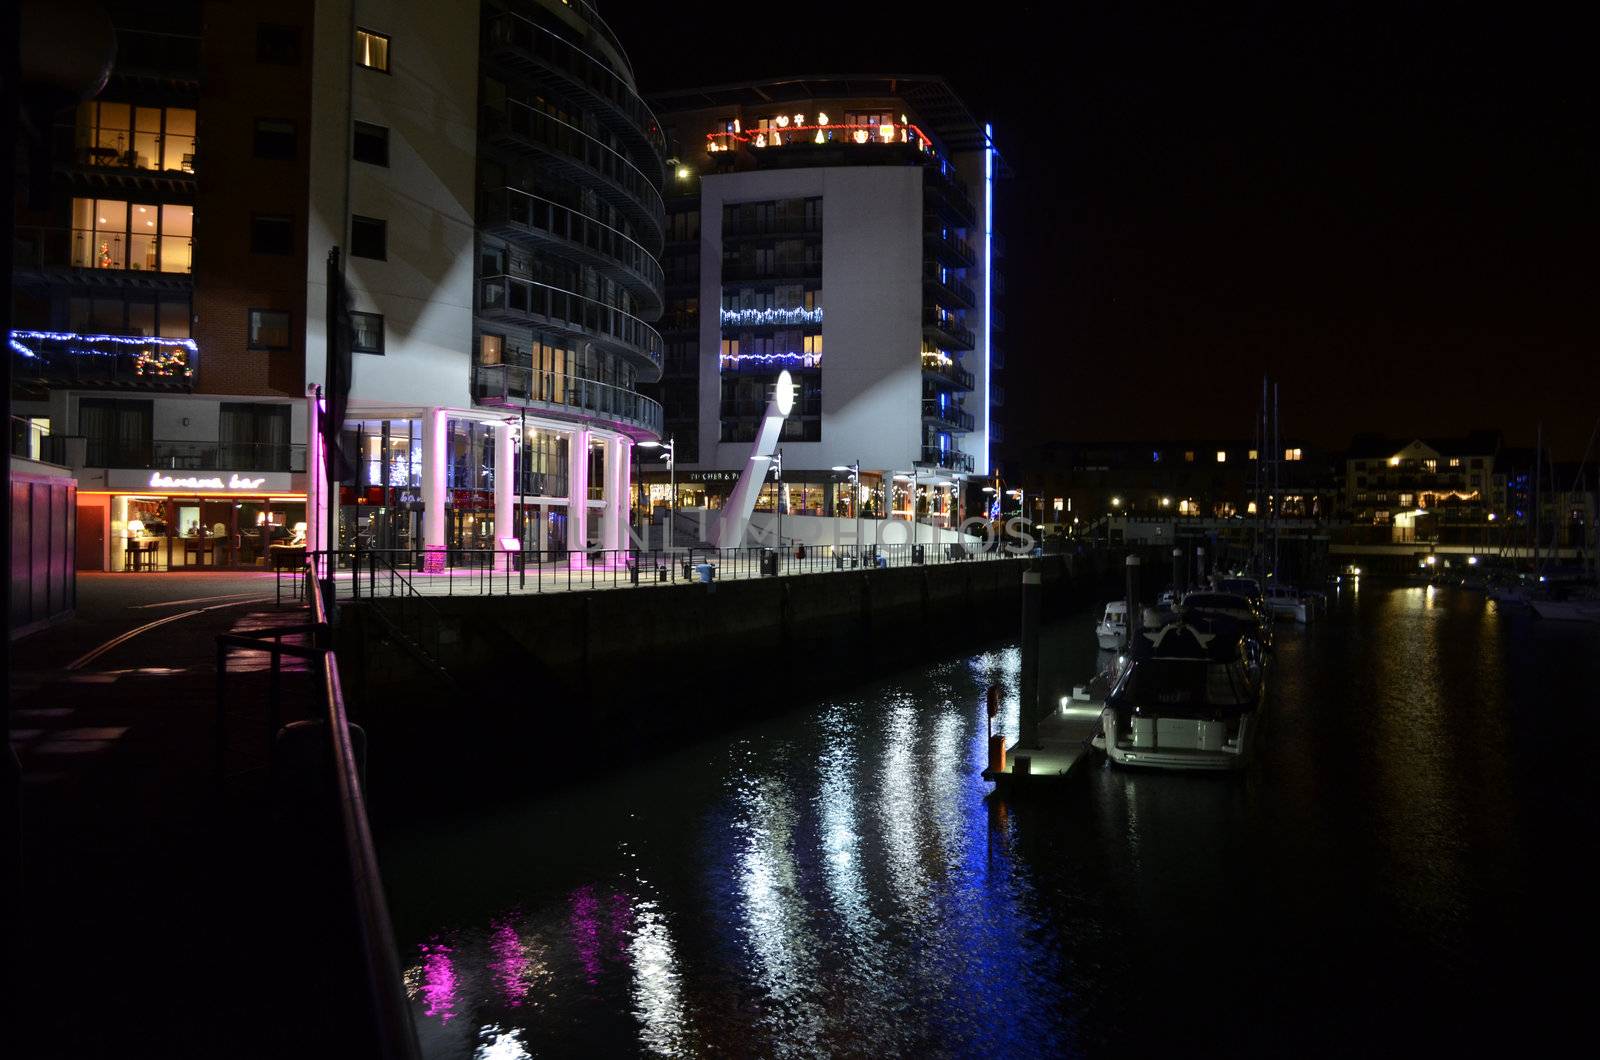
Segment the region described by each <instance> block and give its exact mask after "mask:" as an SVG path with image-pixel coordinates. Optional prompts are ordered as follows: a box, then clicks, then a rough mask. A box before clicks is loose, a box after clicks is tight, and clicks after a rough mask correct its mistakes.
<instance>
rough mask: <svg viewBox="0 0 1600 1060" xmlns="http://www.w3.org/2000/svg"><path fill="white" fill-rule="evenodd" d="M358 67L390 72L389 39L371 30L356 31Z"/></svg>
mask: <svg viewBox="0 0 1600 1060" xmlns="http://www.w3.org/2000/svg"><path fill="white" fill-rule="evenodd" d="M356 65H357V66H365V67H366V68H367V69H369V70H377V71H378V72H379V73H384V74H386V73H388V72H389V38H388V37H386V36H384V35H383V34H382V33H374V32H372V31H371V30H370V29H359V28H358V29H357V30H356Z"/></svg>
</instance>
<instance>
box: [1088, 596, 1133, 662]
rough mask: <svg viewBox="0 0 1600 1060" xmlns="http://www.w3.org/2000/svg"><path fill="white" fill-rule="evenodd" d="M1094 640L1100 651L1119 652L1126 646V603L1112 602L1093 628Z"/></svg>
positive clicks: (1120, 601) (1122, 601)
mask: <svg viewBox="0 0 1600 1060" xmlns="http://www.w3.org/2000/svg"><path fill="white" fill-rule="evenodd" d="M1094 636H1095V640H1097V641H1098V642H1099V643H1100V650H1101V651H1121V650H1122V649H1123V648H1126V647H1127V646H1128V602H1127V601H1126V600H1113V601H1111V602H1110V603H1109V604H1107V605H1106V612H1105V614H1104V615H1102V616H1101V617H1100V621H1099V623H1098V624H1097V625H1096V626H1095V627H1094Z"/></svg>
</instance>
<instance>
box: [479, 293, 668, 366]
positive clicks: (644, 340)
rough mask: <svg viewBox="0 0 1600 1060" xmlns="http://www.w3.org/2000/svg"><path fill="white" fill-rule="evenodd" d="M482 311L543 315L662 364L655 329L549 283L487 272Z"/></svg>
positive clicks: (547, 320)
mask: <svg viewBox="0 0 1600 1060" xmlns="http://www.w3.org/2000/svg"><path fill="white" fill-rule="evenodd" d="M478 311H479V312H481V313H483V314H484V315H486V316H487V315H491V314H497V315H506V314H511V315H513V316H515V317H519V318H520V317H537V318H539V320H540V321H541V322H545V323H549V324H553V325H555V326H557V327H561V328H563V329H565V330H568V331H574V332H576V333H577V334H579V335H582V336H584V337H587V338H595V339H599V340H601V344H602V345H605V346H608V347H611V348H612V349H613V350H614V351H616V352H620V353H623V354H625V355H629V356H634V357H641V358H643V359H644V360H646V361H648V362H649V363H650V364H652V365H654V366H655V367H657V368H660V367H661V334H660V332H658V331H656V329H655V328H653V327H651V326H650V325H649V324H647V323H645V322H644V321H643V320H640V319H639V318H638V317H636V316H634V315H633V314H632V313H629V312H626V311H625V310H621V309H618V308H616V307H615V306H609V305H606V304H605V303H604V302H597V301H595V300H594V299H593V298H586V297H584V296H583V295H581V294H575V293H573V292H572V291H566V290H562V289H561V288H560V287H552V286H550V285H549V284H547V283H540V282H538V281H537V280H524V279H521V278H519V277H516V276H485V277H483V279H481V280H480V281H479V282H478Z"/></svg>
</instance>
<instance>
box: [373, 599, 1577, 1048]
mask: <svg viewBox="0 0 1600 1060" xmlns="http://www.w3.org/2000/svg"><path fill="white" fill-rule="evenodd" d="M1355 589H1356V586H1355V585H1354V584H1351V585H1350V590H1351V591H1350V592H1349V593H1342V594H1341V595H1340V597H1339V600H1338V602H1337V603H1336V605H1335V613H1334V614H1333V615H1331V616H1329V618H1328V619H1327V620H1326V621H1325V622H1323V623H1322V624H1320V625H1318V626H1314V627H1312V628H1311V629H1309V630H1284V631H1282V633H1281V635H1280V639H1279V645H1278V651H1277V655H1276V659H1275V661H1274V664H1273V672H1272V677H1271V697H1272V698H1271V703H1270V710H1271V718H1270V722H1269V725H1268V729H1267V733H1268V739H1267V744H1266V745H1265V754H1264V757H1263V759H1262V761H1261V762H1260V763H1259V768H1257V769H1254V770H1252V771H1251V772H1250V773H1249V774H1247V775H1245V776H1243V777H1210V776H1203V777H1187V776H1171V775H1162V774H1146V773H1124V772H1118V771H1114V770H1111V769H1109V768H1108V767H1106V766H1104V765H1103V764H1100V763H1096V764H1095V765H1094V766H1093V767H1092V768H1091V769H1090V771H1089V772H1088V773H1087V774H1086V776H1085V781H1084V784H1083V785H1082V787H1081V788H1080V789H1078V790H1076V791H1075V792H1073V793H1070V794H1068V795H1066V796H1065V797H1063V798H1062V799H1061V800H1060V801H1057V802H1052V803H1049V804H1044V805H1027V804H1018V805H1008V804H1006V803H1004V802H997V801H994V800H991V799H986V794H987V787H988V786H987V785H986V784H984V783H983V782H982V781H981V780H980V779H979V778H978V775H977V774H978V771H979V769H981V767H982V764H983V762H984V760H985V757H986V743H985V740H986V735H987V731H988V721H987V718H986V714H985V710H984V700H983V691H984V689H985V688H986V687H987V686H988V685H989V684H990V683H996V684H999V685H1000V686H1001V689H1002V708H1001V713H1000V716H999V717H998V718H997V719H996V727H997V729H999V730H1001V731H1003V732H1005V733H1006V734H1007V735H1008V736H1009V737H1010V738H1011V739H1015V736H1016V733H1017V727H1018V702H1017V694H1018V689H1017V684H1018V678H1019V676H1020V658H1019V656H1018V654H1017V652H1016V651H1015V650H1014V649H1006V650H997V651H993V652H987V653H981V654H978V655H974V656H972V657H970V658H965V659H960V660H950V661H949V662H948V663H946V664H944V665H941V666H936V667H933V668H931V669H928V670H925V671H923V672H917V673H906V674H901V675H897V676H896V677H895V678H894V679H892V680H888V681H884V682H882V683H879V684H876V685H873V686H869V687H866V688H863V689H860V690H858V692H857V694H856V695H855V696H852V697H849V698H839V699H835V700H832V701H829V702H825V703H821V704H818V705H816V707H815V708H814V709H812V710H808V711H797V712H795V713H794V714H791V715H788V716H786V717H784V718H781V719H778V720H775V721H772V722H769V723H765V724H762V725H756V726H751V727H748V728H746V729H744V730H741V731H740V732H739V733H738V734H737V735H736V736H735V737H733V738H729V739H724V740H715V741H712V742H710V743H708V744H707V745H704V746H701V747H697V748H694V749H691V750H689V751H686V752H684V753H682V754H679V755H675V756H669V757H667V758H665V759H663V760H661V761H660V762H658V763H656V764H654V765H652V766H649V767H646V768H643V769H639V770H636V771H634V772H632V773H630V774H628V775H627V776H626V777H622V778H612V779H610V780H608V782H607V783H606V784H604V785H597V786H595V787H593V788H585V789H581V790H577V791H573V792H569V793H564V794H561V795H556V796H550V797H547V798H543V799H535V800H531V801H530V803H529V804H528V805H527V806H525V807H514V808H511V809H510V810H509V811H507V812H505V813H502V814H497V815H495V816H494V817H492V818H490V817H487V816H486V817H484V818H482V819H467V820H463V821H455V822H449V823H448V825H446V826H443V827H441V828H440V829H439V830H438V831H435V832H427V831H421V830H419V831H418V832H417V833H416V834H415V835H412V836H409V837H399V838H396V839H392V840H391V841H390V842H389V843H387V844H386V852H385V860H386V871H387V873H388V881H389V885H390V887H391V890H392V891H393V892H394V905H395V909H396V913H397V919H398V922H399V923H398V926H399V930H400V933H401V936H402V939H405V940H409V941H408V943H407V945H408V946H409V951H408V952H410V953H412V954H413V960H412V967H411V968H409V969H408V970H407V982H408V987H409V988H410V990H411V996H412V998H413V1003H414V1004H415V1006H416V1013H417V1017H418V1022H419V1025H420V1026H421V1028H422V1031H423V1037H424V1044H425V1049H426V1051H427V1052H428V1053H429V1054H430V1055H433V1056H448V1057H468V1056H523V1055H571V1054H585V1055H618V1054H622V1055H627V1054H633V1053H647V1054H653V1055H733V1056H756V1055H760V1056H767V1055H774V1056H797V1055H804V1056H813V1055H884V1056H895V1055H902V1056H919V1057H920V1056H963V1055H974V1054H984V1055H1072V1054H1078V1053H1083V1052H1089V1053H1104V1052H1107V1051H1113V1050H1114V1051H1122V1052H1126V1053H1128V1054H1129V1055H1135V1054H1145V1053H1149V1052H1152V1051H1155V1050H1157V1049H1174V1050H1179V1051H1187V1052H1195V1051H1198V1052H1229V1053H1245V1052H1260V1051H1262V1050H1263V1049H1267V1048H1273V1049H1276V1050H1277V1051H1279V1052H1283V1053H1291V1054H1303V1053H1321V1052H1326V1051H1329V1050H1331V1049H1333V1048H1335V1045H1336V1044H1339V1045H1342V1046H1344V1047H1349V1046H1351V1045H1352V1044H1358V1043H1359V1042H1361V1041H1370V1040H1376V1037H1375V1036H1376V1035H1378V1034H1379V1033H1389V1031H1388V1028H1389V1027H1390V1026H1391V1025H1393V1024H1394V1023H1395V1022H1396V1021H1397V1020H1399V1021H1401V1022H1402V1023H1405V1022H1406V1021H1409V1025H1411V1026H1413V1027H1417V1028H1421V1027H1423V1026H1424V1025H1426V1026H1427V1027H1428V1034H1429V1035H1431V1036H1432V1037H1424V1038H1420V1039H1419V1038H1417V1035H1413V1036H1412V1037H1411V1038H1406V1037H1405V1036H1404V1035H1401V1036H1400V1037H1397V1038H1385V1039H1383V1040H1385V1041H1386V1042H1390V1043H1391V1044H1395V1045H1396V1046H1397V1047H1398V1045H1399V1044H1401V1043H1402V1042H1409V1043H1410V1044H1412V1045H1414V1046H1420V1045H1425V1044H1427V1043H1429V1042H1432V1043H1433V1044H1435V1045H1437V1044H1441V1043H1443V1042H1445V1041H1447V1040H1450V1035H1449V1034H1448V1032H1447V1028H1446V1025H1445V1018H1446V1015H1447V1014H1448V1013H1450V1012H1452V1011H1460V1010H1461V1009H1462V1008H1463V1006H1464V1005H1467V1004H1468V1002H1472V1004H1471V1005H1470V1007H1471V1008H1472V1009H1473V1010H1474V1011H1476V1012H1480V1013H1492V1012H1495V1011H1498V1010H1499V1009H1500V1008H1503V1006H1495V1005H1493V1004H1491V1003H1490V1001H1491V999H1493V998H1496V997H1512V996H1518V995H1517V991H1518V990H1519V989H1522V988H1521V987H1520V986H1519V984H1520V983H1521V982H1523V981H1528V982H1533V981H1537V979H1536V978H1535V977H1533V976H1532V975H1531V973H1530V971H1529V963H1528V959H1527V958H1526V957H1525V956H1522V950H1523V949H1524V948H1526V947H1527V946H1528V945H1530V942H1529V941H1528V940H1529V939H1532V938H1538V937H1549V936H1551V935H1553V934H1558V933H1559V932H1549V931H1548V929H1549V928H1550V927H1551V926H1552V925H1551V924H1550V923H1549V922H1548V921H1549V920H1550V919H1554V918H1555V914H1554V913H1553V912H1551V913H1544V912H1540V908H1542V907H1539V906H1535V905H1534V904H1533V901H1532V899H1531V898H1530V897H1528V896H1532V895H1535V894H1538V893H1540V890H1541V888H1538V887H1535V886H1533V885H1532V882H1531V881H1532V877H1530V876H1529V872H1530V871H1531V870H1530V868H1529V865H1530V864H1532V863H1534V861H1533V860H1532V859H1538V858H1541V857H1543V861H1542V862H1539V863H1540V864H1546V865H1547V867H1546V869H1545V870H1544V871H1545V873H1546V876H1548V875H1549V874H1550V873H1551V872H1552V871H1558V870H1552V869H1550V868H1549V867H1548V864H1547V863H1549V862H1551V861H1553V860H1554V859H1552V858H1549V857H1548V856H1545V855H1541V854H1540V853H1539V852H1538V851H1536V850H1529V849H1527V848H1526V846H1525V845H1524V844H1523V843H1522V841H1521V840H1519V838H1518V836H1519V834H1521V833H1528V832H1530V831H1531V830H1532V827H1544V828H1545V829H1546V830H1549V829H1551V828H1553V827H1554V826H1552V825H1550V824H1549V823H1548V822H1549V821H1551V820H1557V821H1559V820H1560V819H1561V807H1562V806H1563V805H1564V803H1571V804H1572V806H1575V807H1577V808H1579V809H1583V808H1586V807H1590V806H1592V802H1593V799H1592V791H1590V792H1589V794H1587V795H1583V794H1582V791H1583V790H1585V789H1582V788H1580V789H1578V791H1579V793H1578V794H1577V795H1574V794H1573V791H1572V790H1571V788H1570V784H1568V786H1566V787H1563V786H1562V785H1563V784H1566V783H1567V782H1566V781H1563V780H1561V779H1560V778H1561V777H1562V776H1564V774H1557V775H1556V779H1554V780H1552V779H1551V777H1550V776H1548V775H1546V774H1545V773H1544V772H1543V771H1539V772H1535V771H1534V770H1532V769H1530V768H1529V767H1528V766H1527V764H1526V763H1527V761H1528V759H1529V757H1530V756H1533V757H1537V756H1540V755H1549V754H1556V753H1560V752H1561V750H1564V749H1552V748H1550V746H1549V743H1548V741H1547V740H1544V739H1542V737H1538V736H1537V735H1536V730H1538V728H1539V726H1540V723H1541V722H1542V720H1543V719H1542V717H1541V716H1540V715H1538V714H1537V713H1533V712H1527V713H1525V714H1524V716H1523V717H1524V720H1523V721H1522V722H1521V724H1520V725H1519V724H1518V723H1517V718H1518V710H1519V709H1520V708H1519V707H1518V699H1517V696H1516V695H1515V694H1514V691H1515V690H1516V689H1519V688H1522V687H1530V688H1532V687H1534V686H1535V685H1536V684H1539V683H1542V684H1540V685H1539V688H1538V691H1537V696H1536V698H1538V699H1539V700H1540V701H1541V706H1543V705H1544V704H1543V700H1546V699H1549V698H1550V697H1564V698H1561V699H1560V702H1562V703H1570V704H1573V706H1572V707H1571V709H1572V710H1577V709H1578V708H1577V706H1576V704H1579V703H1581V702H1583V697H1582V691H1581V690H1582V689H1585V688H1588V687H1590V686H1591V685H1592V683H1593V682H1594V681H1595V680H1596V679H1600V663H1596V662H1595V659H1596V657H1597V656H1600V652H1596V651H1595V648H1596V647H1597V646H1600V645H1597V644H1596V643H1595V638H1593V637H1590V638H1589V639H1587V640H1584V639H1582V634H1570V633H1569V634H1567V637H1568V640H1569V642H1570V643H1568V644H1567V645H1565V646H1562V647H1560V648H1559V650H1558V649H1556V648H1545V647H1540V646H1539V645H1538V644H1533V645H1532V648H1531V649H1530V647H1529V644H1530V642H1529V641H1528V640H1527V638H1528V637H1529V636H1531V635H1532V634H1531V633H1530V630H1529V627H1528V625H1527V623H1526V622H1523V623H1518V622H1517V621H1516V620H1515V619H1514V618H1511V617H1508V616H1506V615H1504V614H1498V613H1496V612H1494V611H1493V610H1487V611H1486V610H1485V609H1484V608H1483V606H1482V603H1481V601H1478V600H1477V598H1472V597H1466V596H1464V595H1463V594H1461V593H1458V592H1455V591H1453V590H1448V589H1445V590H1434V591H1432V592H1429V591H1428V590H1426V589H1420V588H1419V589H1396V590H1390V589H1383V588H1379V587H1376V586H1369V587H1368V591H1367V592H1365V593H1361V594H1359V599H1357V595H1358V594H1357V593H1356V592H1355ZM1087 628H1089V623H1088V621H1086V620H1080V621H1076V622H1072V623H1067V624H1065V625H1064V626H1063V627H1062V628H1060V629H1053V630H1048V631H1047V632H1046V649H1047V651H1046V655H1045V660H1044V661H1045V665H1044V666H1042V667H1041V675H1040V679H1041V686H1042V688H1043V690H1044V691H1045V694H1046V695H1047V696H1052V695H1055V694H1064V693H1066V692H1068V691H1070V688H1071V686H1072V685H1074V684H1082V683H1084V682H1085V680H1086V679H1087V678H1088V676H1089V675H1090V674H1091V673H1092V672H1093V671H1094V670H1095V668H1096V662H1097V660H1096V650H1095V647H1094V644H1093V638H1092V637H1090V636H1088V635H1087V634H1086V632H1085V630H1086V629H1087ZM1535 632H1537V631H1535ZM1530 651H1531V652H1532V653H1531V654H1530ZM1525 657H1526V658H1531V659H1535V660H1537V669H1536V670H1535V671H1534V673H1533V676H1535V677H1537V679H1538V680H1537V682H1535V681H1530V680H1529V677H1530V674H1529V668H1530V667H1533V666H1534V665H1535V663H1532V662H1524V661H1522V660H1523V659H1524V658H1525ZM1577 664H1581V665H1577ZM1585 666H1586V667H1587V668H1588V669H1583V668H1582V667H1585ZM1519 667H1520V669H1519ZM1562 667H1566V669H1565V670H1563V669H1562ZM1519 674H1520V675H1521V676H1520V678H1519V676H1518V675H1519ZM1584 724H1588V725H1590V726H1592V722H1585V723H1584ZM1519 756H1520V757H1519ZM1571 775H1572V776H1584V775H1585V774H1584V773H1583V772H1582V771H1581V770H1579V769H1574V770H1573V772H1572V774H1571ZM1552 792H1555V793H1559V798H1558V797H1557V796H1556V795H1552V794H1551V793H1552ZM1552 799H1556V801H1554V802H1552V801H1551V800H1552ZM1553 807H1554V809H1553ZM1540 822H1546V823H1544V824H1542V825H1540ZM446 837H448V838H446ZM446 849H447V850H449V851H451V854H450V855H449V856H450V857H451V859H452V861H453V862H459V863H461V864H467V863H469V861H470V859H471V858H472V857H474V856H476V857H477V859H478V864H481V865H485V866H487V865H493V866H494V869H493V871H491V872H488V873H487V874H486V875H483V874H468V873H462V874H460V875H459V877H458V876H457V875H455V874H450V875H447V876H445V877H442V878H441V876H440V874H438V873H437V871H436V865H437V864H438V863H439V860H440V857H441V854H440V851H441V850H446ZM408 868H409V869H410V871H407V870H408ZM1568 871H1571V870H1568ZM1582 893H1583V891H1582V889H1581V888H1579V887H1578V886H1577V885H1576V883H1574V884H1573V885H1572V886H1571V887H1569V888H1568V889H1567V890H1565V891H1563V890H1560V889H1558V890H1557V894H1565V895H1567V896H1568V897H1569V899H1570V901H1572V902H1575V901H1578V900H1579V896H1580V895H1581V894H1582ZM1570 907H1571V906H1570V903H1569V908H1570ZM441 911H443V913H442V914H441ZM1535 928H1544V929H1546V930H1545V931H1542V932H1541V931H1535V930H1533V929H1535ZM1579 937H1580V938H1581V937H1582V932H1581V931H1580V932H1579ZM1513 973H1515V974H1514V975H1513ZM1517 977H1520V978H1517ZM1241 999H1250V1000H1249V1001H1248V1003H1246V1002H1244V1001H1242V1000H1241ZM1474 999H1476V1001H1474ZM1330 1004H1337V1008H1338V1012H1339V1016H1338V1019H1337V1020H1334V1019H1332V1017H1330V1016H1329V1014H1328V1012H1329V1009H1328V1008H1327V1006H1329V1005H1330ZM1241 1006H1243V1007H1241ZM1417 1033H1418V1034H1421V1032H1420V1031H1418V1032H1417ZM1459 1037H1460V1036H1458V1038H1459Z"/></svg>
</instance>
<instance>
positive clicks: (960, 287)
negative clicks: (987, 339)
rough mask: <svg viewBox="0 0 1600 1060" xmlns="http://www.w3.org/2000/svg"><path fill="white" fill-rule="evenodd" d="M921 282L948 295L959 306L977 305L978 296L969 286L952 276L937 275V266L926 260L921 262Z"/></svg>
mask: <svg viewBox="0 0 1600 1060" xmlns="http://www.w3.org/2000/svg"><path fill="white" fill-rule="evenodd" d="M922 282H923V283H926V284H929V285H930V286H932V287H933V288H934V289H935V290H936V291H938V292H940V293H942V294H945V295H947V296H948V300H949V301H952V302H954V303H956V304H957V305H959V306H961V307H962V308H963V309H975V308H977V305H978V296H977V295H976V294H974V293H973V290H972V288H971V287H969V286H968V285H967V284H965V283H962V282H961V281H960V280H958V279H956V277H954V276H950V275H948V274H946V275H945V276H943V277H941V276H940V275H939V266H937V265H935V264H934V263H933V262H931V261H928V262H924V263H923V267H922Z"/></svg>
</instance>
